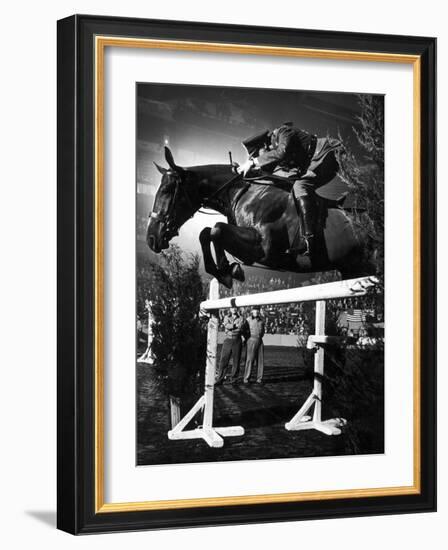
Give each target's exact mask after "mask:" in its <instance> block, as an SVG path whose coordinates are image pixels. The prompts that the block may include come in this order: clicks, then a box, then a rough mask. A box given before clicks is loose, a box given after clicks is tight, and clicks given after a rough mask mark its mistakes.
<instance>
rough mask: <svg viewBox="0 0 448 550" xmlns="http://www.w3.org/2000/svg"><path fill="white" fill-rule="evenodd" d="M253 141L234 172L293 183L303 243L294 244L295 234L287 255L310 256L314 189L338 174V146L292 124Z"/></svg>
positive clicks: (314, 217) (264, 134)
mask: <svg viewBox="0 0 448 550" xmlns="http://www.w3.org/2000/svg"><path fill="white" fill-rule="evenodd" d="M254 138H256V139H254ZM254 138H249V140H246V142H249V143H250V144H252V142H254V143H256V148H257V150H256V151H254V150H251V149H248V148H247V147H246V149H247V150H248V152H249V155H250V156H249V159H248V160H247V161H246V162H245V163H244V164H242V165H241V166H239V167H238V172H239V173H240V174H243V175H244V176H246V175H247V174H248V172H249V171H250V170H254V169H255V170H257V169H259V170H260V169H261V170H263V171H266V172H272V173H275V174H277V175H280V176H285V177H288V178H290V179H291V180H293V182H294V184H293V188H292V193H293V196H294V202H295V205H296V208H297V212H298V214H299V219H300V220H301V222H302V229H303V237H304V242H300V241H299V242H296V241H297V240H298V235H296V236H295V238H294V240H293V242H292V243H291V248H290V249H289V253H290V254H297V253H303V254H305V255H309V256H313V252H314V248H315V246H314V245H315V233H316V230H317V227H316V225H317V204H316V203H317V201H316V197H315V190H316V189H317V188H319V187H321V186H322V185H325V184H326V183H328V182H329V181H331V180H332V179H333V178H334V177H335V176H336V174H337V173H338V170H339V164H338V161H337V158H336V154H337V151H338V150H340V149H341V147H342V143H341V142H340V141H339V140H338V139H334V138H327V137H325V138H318V137H317V136H315V135H313V134H310V133H308V132H306V131H305V130H302V129H300V128H297V127H295V126H294V125H293V123H292V122H285V123H283V124H282V125H281V126H279V127H278V128H275V129H274V130H272V132H270V131H265V132H263V133H262V134H260V135H259V136H254ZM263 141H264V143H263ZM246 142H243V144H245V143H246Z"/></svg>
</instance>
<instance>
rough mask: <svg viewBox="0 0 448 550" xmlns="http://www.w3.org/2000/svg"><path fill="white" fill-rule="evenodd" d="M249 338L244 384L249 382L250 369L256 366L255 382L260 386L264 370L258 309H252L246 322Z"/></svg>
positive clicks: (262, 326)
mask: <svg viewBox="0 0 448 550" xmlns="http://www.w3.org/2000/svg"><path fill="white" fill-rule="evenodd" d="M246 326H247V328H248V333H249V338H248V340H247V353H246V367H245V369H244V383H245V384H247V383H248V382H249V378H250V374H251V371H252V367H254V366H255V363H258V365H257V382H258V383H260V384H261V382H262V380H263V370H264V354H263V336H264V321H263V319H262V318H261V317H260V308H259V307H254V308H253V309H252V311H251V314H250V317H248V319H247V321H246Z"/></svg>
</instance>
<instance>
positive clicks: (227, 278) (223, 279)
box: [218, 273, 233, 289]
mask: <svg viewBox="0 0 448 550" xmlns="http://www.w3.org/2000/svg"><path fill="white" fill-rule="evenodd" d="M218 281H219V282H220V283H221V284H222V285H224V286H225V287H227V288H228V289H231V288H232V285H233V278H232V275H231V274H230V273H228V274H226V275H220V276H219V277H218Z"/></svg>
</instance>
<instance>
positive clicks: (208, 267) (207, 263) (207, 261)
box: [199, 227, 219, 279]
mask: <svg viewBox="0 0 448 550" xmlns="http://www.w3.org/2000/svg"><path fill="white" fill-rule="evenodd" d="M211 231H212V229H211V227H204V229H203V230H202V231H201V232H200V233H199V242H200V243H201V248H202V256H203V258H204V268H205V271H206V272H207V273H209V274H210V275H212V276H213V277H216V278H217V279H219V272H218V268H217V267H216V264H215V260H214V259H213V256H212V251H211V248H210V244H211V236H210V233H211Z"/></svg>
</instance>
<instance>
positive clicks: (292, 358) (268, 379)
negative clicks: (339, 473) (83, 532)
mask: <svg viewBox="0 0 448 550" xmlns="http://www.w3.org/2000/svg"><path fill="white" fill-rule="evenodd" d="M362 353H366V352H361V351H360V352H359V354H362ZM380 357H381V354H380ZM305 358H306V355H304V352H301V350H298V349H297V348H277V347H266V348H265V365H266V367H265V376H264V383H263V384H256V383H251V384H247V385H246V384H243V383H242V381H240V383H238V384H237V385H230V384H226V383H224V384H223V385H221V386H217V387H216V388H215V406H214V425H216V426H233V425H236V426H243V427H244V429H245V434H244V435H243V436H241V437H228V438H225V442H224V447H222V448H219V449H216V448H210V447H209V446H208V445H207V444H206V443H205V442H204V441H202V440H180V441H170V440H169V439H168V437H167V432H168V430H169V429H170V414H169V404H168V400H167V397H166V396H164V395H163V393H162V391H161V388H160V385H159V384H158V382H157V379H156V377H155V375H154V369H153V367H151V366H148V365H145V364H142V363H137V392H138V400H137V422H138V425H137V465H150V464H173V463H189V462H210V461H227V460H254V459H268V458H269V459H272V458H292V457H309V456H337V455H348V454H372V453H375V454H376V453H383V452H384V420H383V418H384V399H383V393H384V387H383V378H384V376H383V365H382V361H378V360H377V361H376V362H375V363H374V364H375V369H374V371H373V370H372V368H371V366H370V368H369V371H368V372H366V373H365V376H364V374H361V376H359V375H357V376H358V377H359V378H362V379H363V380H360V381H359V383H360V384H361V383H364V378H365V383H366V388H367V389H364V388H363V391H359V388H357V387H354V389H353V391H352V389H350V390H349V392H348V393H352V394H353V395H352V396H348V395H347V396H346V397H347V403H348V405H347V406H346V408H345V410H344V407H342V410H341V408H339V409H338V410H335V409H334V408H333V410H332V407H331V401H332V400H331V396H330V398H329V400H328V403H330V406H328V404H325V399H324V406H323V419H326V418H331V417H332V416H336V415H337V416H341V412H342V413H345V416H346V417H347V420H348V424H347V428H346V429H344V430H343V433H342V434H341V435H339V436H327V435H324V434H322V433H320V432H316V431H315V430H307V431H297V432H294V431H292V432H290V431H287V430H286V429H285V427H284V426H285V423H286V422H287V421H288V420H290V419H291V418H292V417H293V416H294V415H295V414H296V412H297V411H298V410H299V408H300V407H301V405H302V404H303V402H304V401H305V399H306V398H307V397H308V395H309V393H310V391H311V389H312V382H313V381H312V375H311V372H310V368H309V362H308V368H307V365H306V363H305V361H304V359H305ZM357 359H359V361H360V363H361V364H362V363H363V362H364V363H365V361H364V357H358V358H357ZM241 364H243V362H241ZM240 375H241V372H240ZM357 384H358V382H357ZM337 390H338V388H336V391H337ZM366 392H368V396H369V399H368V401H369V403H368V404H366V403H365V402H364V400H365V395H366ZM346 393H347V392H346ZM190 406H191V403H186V404H183V409H185V410H182V414H185V413H186V412H187V411H188V409H189V408H190ZM350 416H352V417H351V418H350ZM195 420H196V419H195ZM200 422H201V417H200V415H198V416H197V423H200ZM194 425H195V422H194V421H193V422H191V423H190V426H189V427H194Z"/></svg>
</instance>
